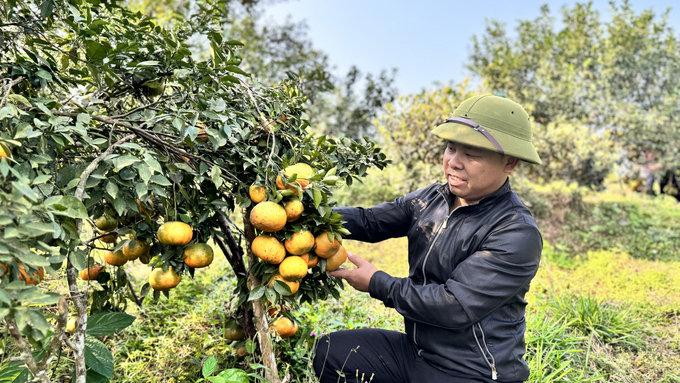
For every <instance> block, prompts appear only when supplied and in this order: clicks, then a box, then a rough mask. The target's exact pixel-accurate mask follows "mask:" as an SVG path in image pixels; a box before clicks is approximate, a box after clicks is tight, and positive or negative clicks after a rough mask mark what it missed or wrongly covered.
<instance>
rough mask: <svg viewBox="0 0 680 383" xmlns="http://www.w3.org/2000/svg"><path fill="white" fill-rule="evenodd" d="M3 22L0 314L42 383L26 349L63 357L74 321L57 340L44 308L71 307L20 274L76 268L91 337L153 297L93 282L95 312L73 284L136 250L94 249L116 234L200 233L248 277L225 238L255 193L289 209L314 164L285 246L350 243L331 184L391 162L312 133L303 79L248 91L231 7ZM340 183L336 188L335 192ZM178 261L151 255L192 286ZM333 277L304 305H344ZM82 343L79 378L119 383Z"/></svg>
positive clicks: (118, 275)
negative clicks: (92, 321)
mask: <svg viewBox="0 0 680 383" xmlns="http://www.w3.org/2000/svg"><path fill="white" fill-rule="evenodd" d="M0 11H2V20H0V23H1V24H3V25H5V27H3V29H2V30H1V31H0V34H1V35H0V44H2V49H1V50H0V68H2V75H1V76H0V80H2V85H3V97H2V104H1V105H0V135H1V137H2V141H3V143H4V144H6V145H7V146H8V149H9V150H10V151H11V154H12V155H11V159H10V160H1V161H0V175H1V176H2V178H3V183H2V188H1V189H0V202H1V203H2V207H3V210H2V211H1V212H0V214H1V219H0V225H1V226H0V229H1V230H2V232H3V233H4V235H3V237H2V238H0V261H2V262H4V263H5V264H7V265H8V268H9V271H8V273H7V274H9V275H8V276H5V278H3V280H2V285H0V288H1V289H0V293H1V294H0V301H2V308H1V310H0V314H2V316H3V317H4V318H5V321H6V323H7V325H8V327H9V328H10V329H13V328H14V327H13V326H15V325H16V327H17V328H18V332H16V333H13V334H12V336H13V338H14V340H15V341H16V342H18V344H19V345H20V346H21V348H22V349H21V351H22V355H24V357H25V358H27V360H26V362H27V363H28V364H29V368H30V369H31V372H32V373H33V374H36V373H38V372H40V371H42V372H41V373H42V374H43V375H42V376H40V379H42V380H43V381H49V377H48V376H47V372H46V371H47V370H45V369H42V367H43V366H37V367H35V366H31V365H30V363H29V360H28V359H30V354H29V353H27V352H24V351H26V350H28V345H27V344H24V343H22V342H23V339H24V337H25V338H26V339H27V340H28V341H29V342H30V343H31V345H32V346H33V347H35V348H37V349H46V348H47V344H48V343H49V344H50V350H51V352H54V351H56V349H58V348H59V346H60V342H61V340H62V339H64V337H65V334H64V331H63V329H64V322H65V321H66V317H67V314H68V310H67V309H66V308H65V306H63V307H62V306H60V308H59V312H60V317H59V320H58V323H57V325H56V327H53V326H52V325H51V324H50V323H48V322H47V321H46V320H45V313H44V310H43V309H44V307H40V306H45V305H54V304H56V303H57V302H58V301H59V302H65V301H64V300H62V295H61V294H58V293H52V292H43V291H41V290H40V289H39V288H38V287H35V286H29V285H26V284H25V283H24V282H23V281H21V280H20V279H19V274H20V270H19V264H20V263H21V264H23V265H24V267H25V268H26V271H27V273H28V275H32V273H33V272H34V271H36V269H37V267H44V268H45V269H46V270H47V272H48V273H49V274H50V275H51V276H52V277H54V278H58V277H59V270H60V269H61V268H62V266H63V265H64V264H65V265H66V273H67V275H68V285H69V288H70V290H71V293H73V294H75V295H76V296H77V297H76V298H74V300H75V303H76V305H75V306H76V309H77V311H78V318H79V319H78V320H79V323H81V324H84V323H86V322H87V316H88V311H89V315H92V314H94V313H98V312H110V311H121V310H125V309H126V308H127V306H126V302H127V300H128V299H127V298H128V294H129V293H132V298H133V299H134V301H135V302H136V303H137V304H138V305H139V306H141V304H142V301H143V299H144V297H145V296H146V295H147V294H148V293H149V292H150V290H151V288H150V286H149V285H148V284H146V285H145V286H143V287H142V288H141V291H140V293H139V296H137V295H135V294H134V292H132V291H128V290H127V287H129V286H132V284H131V283H130V281H129V279H128V275H127V273H126V272H125V270H124V269H122V268H118V269H116V271H115V272H111V273H102V274H100V276H99V277H98V279H97V282H96V283H98V284H99V285H101V286H102V288H94V289H91V290H90V291H93V293H92V294H91V295H90V296H89V299H90V300H91V301H90V302H88V301H87V298H88V297H87V296H86V295H84V293H80V292H79V290H78V287H77V283H76V278H77V271H78V270H82V269H84V268H86V267H87V266H88V265H91V264H92V263H93V262H95V261H96V255H97V252H98V251H100V250H107V249H108V250H113V251H115V250H119V249H121V248H122V247H123V246H124V245H125V244H127V243H128V242H127V241H121V242H119V243H117V244H113V245H110V246H109V245H107V244H105V243H103V242H101V241H100V240H99V239H102V238H103V237H104V236H108V235H110V234H111V233H110V232H113V233H115V234H117V235H119V236H123V235H131V236H132V238H131V240H130V243H129V244H130V246H134V245H135V241H139V240H144V241H147V242H154V241H155V233H156V232H157V230H158V228H159V226H160V225H161V224H162V223H163V222H168V221H182V222H185V223H188V224H189V225H190V226H191V227H192V228H193V241H192V242H191V244H193V243H207V242H208V241H210V240H213V241H215V242H217V243H218V244H221V246H222V245H224V243H225V241H226V242H229V241H231V242H230V243H232V242H233V244H234V245H235V247H232V248H231V250H232V251H234V252H235V254H231V258H230V260H231V261H232V262H233V263H232V266H233V267H235V268H236V266H239V265H241V266H242V268H243V269H245V266H244V265H243V257H242V254H243V253H244V252H243V250H242V249H241V250H240V252H239V250H238V247H239V246H240V243H237V242H235V240H234V235H235V233H236V235H238V234H240V233H241V231H240V229H239V228H238V227H237V226H236V225H234V224H229V213H230V212H233V211H235V210H236V209H242V208H243V209H248V208H250V207H251V205H252V204H251V201H250V198H249V196H248V188H249V186H250V185H252V184H255V183H257V184H260V185H264V186H265V187H266V188H267V194H268V197H269V199H270V200H273V201H275V202H280V201H282V199H283V198H285V197H286V195H285V194H284V193H282V192H280V191H277V190H276V186H275V182H274V180H275V179H276V176H277V174H278V173H279V171H280V170H281V169H283V168H284V167H286V166H288V165H289V164H292V163H296V162H305V163H309V164H311V165H312V166H314V168H315V169H316V170H317V172H316V173H315V174H314V175H313V176H312V177H310V181H311V182H312V184H311V185H310V187H309V188H307V190H306V191H305V194H304V195H303V196H302V199H303V202H304V203H305V208H306V215H305V218H304V220H301V221H300V222H296V223H295V224H294V225H291V226H289V227H288V229H287V232H281V233H279V236H281V238H279V239H283V238H284V237H285V236H287V235H288V236H290V235H292V233H293V232H294V231H298V230H300V229H301V228H303V227H308V228H310V229H313V230H314V231H316V232H321V231H331V232H334V233H335V235H338V236H340V235H341V233H343V230H344V229H342V225H341V224H340V217H339V215H338V214H333V213H332V211H331V209H330V206H331V205H332V204H333V201H332V198H331V196H332V192H331V185H332V184H335V179H337V178H339V179H340V180H341V181H342V184H348V185H351V183H352V181H353V180H356V179H358V178H359V177H361V176H365V175H366V172H367V170H368V169H369V168H370V167H373V166H377V167H384V166H385V165H386V164H387V161H386V160H385V155H384V154H383V153H381V152H380V149H379V148H377V147H376V146H375V144H374V143H373V142H370V141H368V140H365V141H362V142H354V141H351V140H349V139H338V140H335V139H327V138H326V137H324V136H322V137H319V138H314V137H311V136H310V135H308V133H307V132H306V128H307V127H308V126H309V122H308V121H307V120H304V119H303V118H302V114H303V113H304V106H305V104H306V102H307V97H306V96H305V95H304V93H303V91H302V90H301V87H300V82H299V79H298V78H297V77H296V76H290V77H289V78H287V79H285V80H283V81H282V82H281V83H279V84H277V85H272V86H268V87H265V86H257V85H256V84H249V83H248V82H247V81H249V75H248V73H246V72H245V71H243V70H242V69H241V68H240V67H239V64H240V63H241V61H242V58H241V56H240V54H239V52H240V49H241V48H242V47H243V44H242V43H241V42H239V41H236V40H233V39H230V36H228V35H225V34H223V33H222V31H221V27H220V26H221V24H222V23H223V22H224V17H225V14H224V8H223V3H222V2H220V1H215V2H212V1H206V2H201V3H198V7H197V9H196V12H195V13H193V14H191V15H190V16H188V17H186V19H185V20H182V21H177V22H176V23H175V24H174V25H173V28H172V29H166V28H163V27H160V26H157V25H155V24H154V22H153V21H152V20H150V19H149V18H147V17H145V16H143V15H142V14H140V13H134V12H131V11H129V10H128V9H126V8H123V7H120V6H119V5H118V4H117V3H115V2H114V3H108V2H107V3H100V2H98V1H89V2H82V1H80V0H56V1H55V0H44V1H43V0H36V1H29V2H19V3H17V2H15V1H11V2H9V3H5V6H3V7H2V9H1V10H0ZM196 35H201V36H203V37H204V38H205V39H207V41H208V42H209V47H210V49H209V51H210V55H209V58H208V59H207V60H204V61H200V60H196V59H194V58H193V57H192V52H191V51H190V49H189V47H190V45H189V42H188V40H189V39H190V38H191V37H192V36H196ZM329 176H330V177H331V178H334V180H333V182H330V181H329V182H328V183H326V180H328V179H329V178H328V177H329ZM290 181H291V182H292V181H293V179H290ZM288 194H290V193H288ZM100 216H106V217H110V218H112V219H113V220H114V221H115V222H117V226H118V227H117V229H113V230H111V229H108V228H107V229H106V230H108V231H110V232H106V233H105V232H103V230H99V229H97V228H96V225H95V224H93V222H92V220H91V219H96V218H98V217H100ZM225 222H226V223H225ZM113 227H115V225H114V226H113ZM246 239H248V240H251V239H252V238H250V237H248V236H247V238H246ZM225 249H226V248H225ZM182 252H183V247H182V246H174V245H164V244H161V243H154V244H153V245H152V246H151V250H150V256H151V257H153V258H152V259H151V262H150V266H151V267H154V268H163V270H168V269H169V268H173V269H174V270H175V271H176V272H177V273H179V274H180V275H182V274H185V275H188V276H193V275H194V272H195V270H194V269H192V268H190V267H188V266H187V265H186V264H184V262H183V261H182ZM324 264H325V263H323V262H321V263H320V267H318V268H317V270H316V271H315V274H314V275H313V278H310V279H309V280H307V281H306V282H305V288H304V289H303V293H301V294H298V295H297V296H296V298H294V299H302V300H303V301H304V300H316V299H326V298H327V297H328V296H330V295H337V288H338V284H337V283H336V282H335V281H334V280H333V279H332V278H331V277H329V276H328V275H326V274H325V273H324V269H323V266H324ZM251 266H252V268H250V270H249V271H250V273H251V274H252V275H253V276H254V277H256V278H257V280H259V278H261V277H263V276H266V275H269V274H271V272H272V271H273V270H271V267H269V266H268V265H265V264H263V263H262V262H259V261H255V260H253V261H252V265H251ZM241 272H242V271H241ZM36 275H37V274H36ZM62 275H63V274H62ZM239 277H240V278H241V284H240V285H239V291H240V294H241V295H240V297H239V298H240V299H239V303H243V304H244V305H246V302H252V301H259V300H260V299H262V300H263V299H264V298H267V299H269V300H270V301H272V302H279V301H280V299H281V295H282V294H283V293H285V291H282V290H281V289H280V286H275V287H271V288H264V287H262V286H258V287H256V288H254V289H253V291H252V292H249V291H248V289H247V288H245V275H244V274H243V273H241V274H240V275H239ZM92 283H95V282H92ZM161 294H165V295H166V296H168V295H169V293H168V292H167V291H163V292H161V291H154V293H153V295H154V297H155V298H156V300H158V298H159V297H160V296H161ZM29 304H31V306H29ZM248 304H251V303H248ZM252 304H254V303H252ZM88 308H89V310H88ZM93 318H94V317H93ZM263 326H266V324H263ZM81 327H82V326H81ZM88 328H89V327H88ZM19 334H21V335H23V337H22V336H20V335H19ZM84 335H85V331H84V328H78V329H77V331H76V336H75V338H74V341H73V342H72V343H68V342H67V344H72V345H73V347H72V348H74V351H76V355H82V349H79V348H80V347H85V350H86V351H88V350H90V351H91V352H90V354H92V355H93V357H94V359H92V358H90V359H88V357H87V355H88V354H87V353H86V358H85V361H84V362H83V361H82V360H80V359H78V358H76V360H75V361H76V369H75V370H76V371H77V374H78V379H81V378H82V379H84V373H85V370H86V369H87V370H89V371H88V372H87V374H88V379H95V378H97V379H100V380H107V379H110V378H111V377H112V373H113V367H112V366H113V365H112V357H111V354H110V353H109V352H108V350H106V348H105V347H104V346H103V345H102V344H101V342H99V341H98V340H96V339H94V338H85V337H84ZM261 338H262V337H261ZM260 342H263V340H262V339H260ZM100 356H102V358H104V359H102V358H100ZM45 359H46V360H54V359H53V358H51V357H50V358H45ZM104 361H105V363H104ZM79 363H84V364H79ZM97 366H106V368H103V367H102V368H96V367H97ZM269 367H270V370H271V369H272V368H271V367H272V366H269ZM273 367H275V366H273ZM41 369H42V370H41ZM274 371H275V369H274ZM90 374H99V375H101V376H97V377H94V376H92V377H90Z"/></svg>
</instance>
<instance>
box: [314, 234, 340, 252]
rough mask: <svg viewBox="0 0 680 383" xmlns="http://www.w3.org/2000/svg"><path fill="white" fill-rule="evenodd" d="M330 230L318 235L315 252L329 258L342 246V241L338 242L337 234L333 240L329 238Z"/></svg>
mask: <svg viewBox="0 0 680 383" xmlns="http://www.w3.org/2000/svg"><path fill="white" fill-rule="evenodd" d="M328 234H330V233H328V232H326V233H321V234H319V235H317V236H316V247H315V248H314V252H315V253H316V255H318V256H319V257H321V258H328V257H330V256H331V255H333V254H335V253H336V252H337V251H338V249H339V248H340V242H338V238H337V235H336V237H334V238H333V242H331V241H329V240H328Z"/></svg>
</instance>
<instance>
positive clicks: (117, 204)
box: [113, 197, 127, 216]
mask: <svg viewBox="0 0 680 383" xmlns="http://www.w3.org/2000/svg"><path fill="white" fill-rule="evenodd" d="M126 206H127V204H126V203H125V199H123V197H119V198H116V199H115V200H113V208H114V209H116V213H118V215H121V216H122V215H123V213H125V207H126Z"/></svg>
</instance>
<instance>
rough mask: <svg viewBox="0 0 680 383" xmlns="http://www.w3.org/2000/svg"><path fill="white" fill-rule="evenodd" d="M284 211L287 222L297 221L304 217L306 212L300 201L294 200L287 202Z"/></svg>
mask: <svg viewBox="0 0 680 383" xmlns="http://www.w3.org/2000/svg"><path fill="white" fill-rule="evenodd" d="M284 209H285V210H286V222H293V221H297V220H298V219H300V217H302V212H303V211H304V210H305V208H304V206H303V205H302V202H300V200H299V199H292V200H290V201H288V202H286V205H285V206H284Z"/></svg>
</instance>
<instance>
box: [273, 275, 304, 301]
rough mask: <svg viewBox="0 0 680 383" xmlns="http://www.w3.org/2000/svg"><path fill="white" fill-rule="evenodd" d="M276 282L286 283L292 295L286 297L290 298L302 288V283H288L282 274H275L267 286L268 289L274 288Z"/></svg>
mask: <svg viewBox="0 0 680 383" xmlns="http://www.w3.org/2000/svg"><path fill="white" fill-rule="evenodd" d="M274 281H281V282H284V283H285V284H287V285H288V287H290V295H286V296H288V297H290V296H293V295H295V293H297V291H298V289H299V288H300V282H299V281H287V280H285V279H283V277H282V276H281V275H280V274H275V275H274V276H273V277H272V279H271V280H270V281H269V283H268V284H267V286H268V287H272V286H274Z"/></svg>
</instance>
